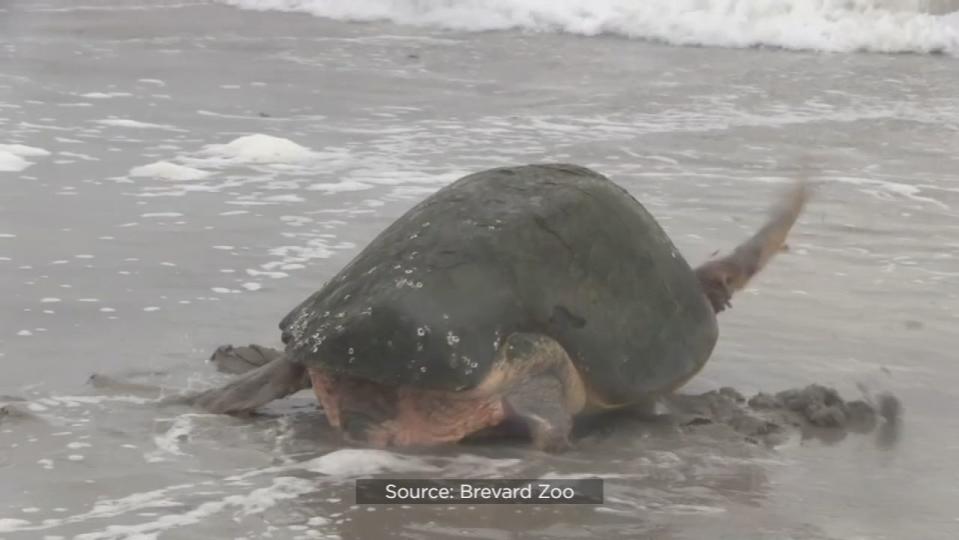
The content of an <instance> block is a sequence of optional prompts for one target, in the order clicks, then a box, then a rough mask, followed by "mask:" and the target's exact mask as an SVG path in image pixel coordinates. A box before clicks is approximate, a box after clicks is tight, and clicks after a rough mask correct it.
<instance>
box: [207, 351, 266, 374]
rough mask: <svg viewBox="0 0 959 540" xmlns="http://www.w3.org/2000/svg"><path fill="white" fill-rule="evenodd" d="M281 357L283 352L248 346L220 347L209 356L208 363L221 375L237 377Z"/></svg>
mask: <svg viewBox="0 0 959 540" xmlns="http://www.w3.org/2000/svg"><path fill="white" fill-rule="evenodd" d="M282 355H283V351H280V350H277V349H271V348H269V347H263V346H261V345H255V344H250V345H246V346H243V347H234V346H233V345H221V346H219V347H217V349H216V350H215V351H213V354H212V355H210V363H211V364H213V365H214V366H216V369H217V371H219V372H221V373H230V374H232V375H239V374H241V373H246V372H248V371H251V370H254V369H256V368H258V367H260V366H265V365H266V364H269V363H270V362H272V361H273V360H276V359H277V358H279V357H280V356H282Z"/></svg>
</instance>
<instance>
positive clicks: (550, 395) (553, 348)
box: [497, 333, 586, 452]
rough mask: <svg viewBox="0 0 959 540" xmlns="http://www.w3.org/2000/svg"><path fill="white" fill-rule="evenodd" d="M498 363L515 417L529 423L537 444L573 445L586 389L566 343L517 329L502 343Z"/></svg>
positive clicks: (554, 448)
mask: <svg viewBox="0 0 959 540" xmlns="http://www.w3.org/2000/svg"><path fill="white" fill-rule="evenodd" d="M498 356H499V359H498V360H499V361H498V362H497V367H499V368H500V369H502V370H503V371H504V372H505V374H506V375H505V377H506V381H505V385H504V386H505V387H506V388H508V389H507V390H506V392H505V397H504V400H505V402H506V404H507V406H508V408H509V412H510V414H511V415H512V416H514V417H517V418H519V419H520V420H522V421H523V422H524V423H525V424H526V425H527V426H528V427H529V432H530V436H531V437H532V440H533V446H534V447H536V448H537V449H539V450H544V451H547V452H559V451H563V450H566V449H567V448H568V447H569V433H570V431H571V430H572V427H573V415H575V414H576V413H578V412H579V411H581V410H582V409H583V407H584V405H585V402H586V392H585V388H584V386H583V382H582V380H581V379H580V376H579V373H578V372H577V371H576V368H575V367H573V363H572V361H571V360H570V358H569V355H568V354H566V351H565V350H564V349H563V347H562V346H561V345H560V344H559V343H558V342H557V341H556V340H554V339H552V338H550V337H547V336H544V335H541V334H524V333H517V334H512V335H510V336H509V337H508V338H507V339H506V341H505V343H504V344H503V345H502V347H501V349H500V353H499V355H498Z"/></svg>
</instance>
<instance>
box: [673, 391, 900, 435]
mask: <svg viewBox="0 0 959 540" xmlns="http://www.w3.org/2000/svg"><path fill="white" fill-rule="evenodd" d="M664 405H665V407H666V409H667V411H668V413H669V414H671V415H673V416H674V417H675V418H676V419H677V421H678V423H679V424H680V425H682V426H685V427H688V428H691V429H696V428H697V427H698V426H711V425H716V424H720V425H724V426H726V427H728V428H730V429H732V430H734V431H735V432H737V433H739V434H741V435H743V436H745V437H746V438H747V439H748V440H750V441H752V442H763V443H767V444H773V445H774V444H777V443H778V442H781V441H782V440H783V438H785V437H788V436H789V435H790V434H791V433H795V432H797V431H799V432H801V433H803V434H808V435H813V436H820V437H822V438H836V437H842V436H844V435H845V434H846V433H870V432H872V431H874V430H875V429H876V428H877V426H879V425H884V426H890V425H893V424H895V423H897V422H898V421H899V418H900V415H901V412H902V406H901V404H900V402H899V400H898V399H897V398H896V397H895V396H893V395H892V394H890V393H887V392H883V393H880V394H878V395H876V396H875V397H872V396H870V395H869V394H867V393H864V398H863V399H854V400H849V401H847V400H844V399H843V398H842V396H841V395H840V394H839V392H838V391H837V390H835V389H834V388H829V387H827V386H823V385H819V384H811V385H808V386H806V387H803V388H794V389H789V390H783V391H781V392H778V393H775V394H769V393H765V392H759V393H757V394H756V395H754V396H753V397H751V398H749V399H747V398H746V397H745V396H743V395H742V394H741V393H740V392H739V391H737V390H736V389H734V388H731V387H723V388H720V389H719V390H712V391H709V392H705V393H703V394H697V395H674V396H670V397H668V398H666V399H665V400H664Z"/></svg>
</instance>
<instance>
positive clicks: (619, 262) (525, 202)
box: [280, 164, 717, 404]
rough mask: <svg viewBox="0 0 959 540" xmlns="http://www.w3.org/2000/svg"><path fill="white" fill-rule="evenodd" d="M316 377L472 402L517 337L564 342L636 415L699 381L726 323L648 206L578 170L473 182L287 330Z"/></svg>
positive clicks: (385, 236)
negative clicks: (657, 398) (347, 377)
mask: <svg viewBox="0 0 959 540" xmlns="http://www.w3.org/2000/svg"><path fill="white" fill-rule="evenodd" d="M280 329H281V330H282V331H283V341H284V342H285V343H286V344H287V351H288V353H289V354H290V356H291V357H292V358H293V359H294V360H295V361H298V362H301V363H303V364H305V365H307V366H308V367H322V368H324V369H327V370H331V371H333V372H346V373H349V374H351V375H353V376H357V377H361V378H365V379H369V380H373V381H377V382H381V383H385V384H396V385H400V384H409V385H413V386H417V387H423V388H432V389H441V390H466V389H469V388H472V387H474V386H476V385H478V384H479V383H480V382H481V381H482V380H483V378H484V377H485V376H486V374H487V373H488V372H489V371H490V368H491V365H492V362H493V358H494V354H495V353H496V350H497V348H498V346H499V344H500V343H501V342H502V340H503V338H504V337H506V336H508V335H509V334H510V333H512V332H538V333H543V334H546V335H549V336H551V337H553V338H554V339H556V340H557V341H559V342H560V343H561V344H562V345H563V346H564V347H565V348H566V351H567V352H568V353H569V355H570V357H571V358H572V359H573V362H574V363H575V365H576V367H577V369H578V370H579V371H580V373H581V374H582V376H583V378H584V380H585V381H586V383H587V384H588V385H589V386H590V387H591V388H592V389H593V391H594V392H598V393H599V394H600V395H601V396H602V397H603V398H604V401H607V402H609V403H617V404H622V403H628V402H631V401H633V400H635V399H637V398H639V397H642V396H644V395H647V394H649V393H652V392H656V391H660V390H664V389H668V388H672V387H675V386H677V385H678V384H680V383H682V382H683V381H685V380H686V379H687V378H689V377H691V376H692V375H693V374H694V373H696V372H697V371H698V370H699V369H700V368H701V367H702V365H703V364H704V363H705V361H706V359H707V358H708V357H709V354H710V352H711V351H712V348H713V346H714V345H715V342H716V338H717V327H716V319H715V315H714V313H713V310H712V308H711V307H710V305H709V304H708V302H707V300H706V297H705V295H704V294H703V292H702V289H701V287H700V284H699V281H698V279H697V278H696V276H695V273H694V272H693V271H692V269H691V268H690V267H689V264H687V262H686V261H685V259H684V258H683V257H682V255H680V253H679V251H678V250H677V249H676V247H675V246H674V245H673V243H672V241H670V239H669V237H667V236H666V233H665V232H664V231H663V230H662V228H661V227H660V226H659V225H658V224H657V223H656V221H655V220H654V219H653V217H652V216H651V215H650V214H649V213H648V212H647V211H646V209H645V208H643V206H642V205H641V204H640V203H639V202H638V201H636V199H634V198H633V197H632V196H631V195H630V194H629V193H627V192H626V191H625V190H624V189H622V188H621V187H619V186H617V185H616V184H614V183H613V182H611V181H610V180H609V179H607V178H606V177H604V176H602V175H600V174H598V173H596V172H593V171H591V170H589V169H586V168H583V167H578V166H574V165H565V164H550V165H527V166H520V167H504V168H497V169H491V170H487V171H483V172H479V173H476V174H472V175H469V176H466V177H464V178H462V179H460V180H458V181H456V182H454V183H452V184H450V185H448V186H446V187H444V188H443V189H440V190H439V191H437V192H436V193H435V194H433V195H432V196H430V197H429V198H427V199H426V200H424V201H423V202H421V203H420V204H418V205H417V206H415V207H414V208H412V209H411V210H409V211H408V212H407V213H406V214H404V215H403V216H402V217H400V218H399V219H397V220H396V222H394V223H393V224H392V225H390V226H389V227H388V228H387V229H386V230H384V231H383V232H382V233H380V234H379V235H378V236H377V237H376V238H375V239H373V241H372V242H370V244H369V245H368V246H367V247H366V248H365V249H364V250H363V251H362V252H360V253H359V254H358V255H357V256H356V257H355V258H354V259H353V260H352V261H351V262H350V263H349V264H348V265H347V266H346V267H345V268H343V270H342V271H340V272H339V273H338V274H337V275H336V276H335V277H333V278H332V279H331V280H330V281H329V282H328V283H326V284H325V285H324V286H323V288H322V289H320V290H319V291H318V292H316V293H315V294H313V295H312V296H310V297H309V298H307V299H306V300H305V301H304V302H303V303H301V304H300V305H299V306H297V307H296V308H295V309H294V310H293V311H292V312H290V314H289V315H287V316H286V317H285V318H284V319H283V321H282V322H281V323H280Z"/></svg>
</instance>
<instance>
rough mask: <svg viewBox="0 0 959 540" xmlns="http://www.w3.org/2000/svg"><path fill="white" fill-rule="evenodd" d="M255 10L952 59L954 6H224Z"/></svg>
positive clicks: (274, 1) (477, 1) (403, 2)
mask: <svg viewBox="0 0 959 540" xmlns="http://www.w3.org/2000/svg"><path fill="white" fill-rule="evenodd" d="M221 1H222V2H224V3H227V4H230V5H233V6H237V7H241V8H245V9H251V10H258V11H274V10H275V11H289V12H303V13H309V14H312V15H316V16H319V17H327V18H331V19H338V20H346V21H392V22H395V23H399V24H409V25H423V26H433V27H439V28H446V29H451V30H461V31H487V30H505V29H522V30H531V31H547V32H554V31H555V32H568V33H571V34H579V35H587V36H592V35H597V34H612V35H619V36H624V37H628V38H637V39H648V40H654V41H662V42H666V43H672V44H677V45H707V46H723V47H753V46H771V47H782V48H785V49H800V50H820V51H836V52H847V51H874V52H912V53H930V52H946V53H950V54H959V14H957V10H959V0H567V1H562V2H560V1H555V0H464V1H461V2H451V1H450V0H355V1H351V2H342V1H339V0H221Z"/></svg>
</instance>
